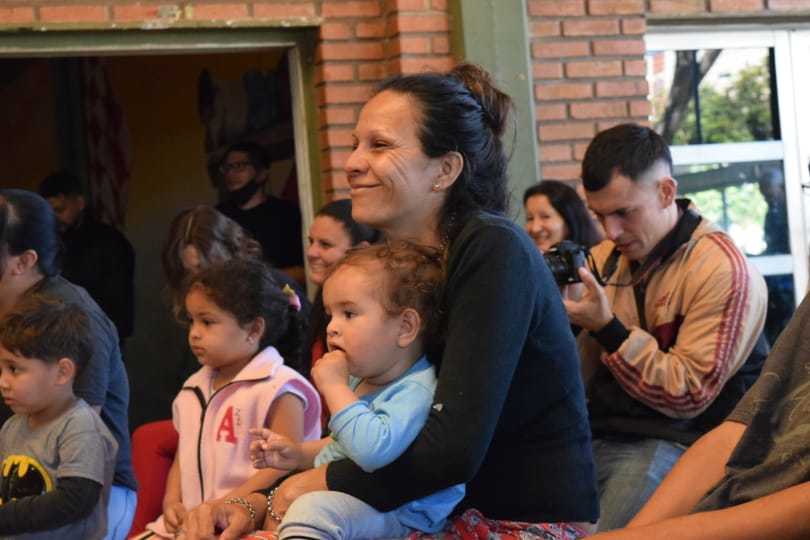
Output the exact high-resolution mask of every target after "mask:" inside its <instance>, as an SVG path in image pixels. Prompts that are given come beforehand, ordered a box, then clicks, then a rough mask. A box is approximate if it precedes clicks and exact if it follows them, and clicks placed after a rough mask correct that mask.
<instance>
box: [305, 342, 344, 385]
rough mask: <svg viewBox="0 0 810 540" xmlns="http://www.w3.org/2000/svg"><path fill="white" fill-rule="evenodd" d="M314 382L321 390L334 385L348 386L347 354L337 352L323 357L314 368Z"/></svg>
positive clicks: (331, 352)
mask: <svg viewBox="0 0 810 540" xmlns="http://www.w3.org/2000/svg"><path fill="white" fill-rule="evenodd" d="M312 380H314V381H315V386H317V387H318V388H319V389H321V388H324V387H327V386H329V385H332V384H347V383H348V381H349V364H348V361H347V360H346V353H344V352H343V351H341V350H335V351H330V352H328V353H326V354H325V355H323V356H322V357H321V358H320V360H318V361H317V362H315V366H313V368H312Z"/></svg>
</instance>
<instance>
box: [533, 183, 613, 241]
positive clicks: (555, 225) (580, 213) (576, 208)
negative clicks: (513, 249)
mask: <svg viewBox="0 0 810 540" xmlns="http://www.w3.org/2000/svg"><path fill="white" fill-rule="evenodd" d="M523 207H524V209H525V210H526V232H527V233H529V236H531V237H532V240H534V245H535V246H537V249H539V250H540V252H541V253H542V252H546V251H548V250H549V249H550V248H551V247H553V246H555V245H557V244H559V243H560V242H562V241H563V240H570V241H572V242H574V243H575V244H578V245H580V246H584V247H587V248H590V247H591V246H593V245H595V244H597V243H599V241H600V240H602V238H601V236H600V234H599V231H597V229H596V227H595V226H594V223H593V221H592V220H591V216H590V215H589V214H588V209H587V208H585V204H584V203H583V202H582V199H580V197H579V195H578V194H577V192H576V191H575V190H574V188H572V187H569V186H567V185H566V184H564V183H562V182H558V181H557V180H543V181H542V182H540V183H539V184H535V185H533V186H531V187H530V188H529V189H527V190H526V192H525V193H524V194H523Z"/></svg>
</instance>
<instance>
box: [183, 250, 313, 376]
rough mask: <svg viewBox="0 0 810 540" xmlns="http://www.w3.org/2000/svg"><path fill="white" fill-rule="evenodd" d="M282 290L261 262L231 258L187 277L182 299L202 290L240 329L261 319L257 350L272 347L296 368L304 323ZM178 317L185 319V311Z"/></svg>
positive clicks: (299, 313) (186, 316)
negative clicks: (261, 331) (262, 329)
mask: <svg viewBox="0 0 810 540" xmlns="http://www.w3.org/2000/svg"><path fill="white" fill-rule="evenodd" d="M282 287H283V284H281V283H279V282H278V281H277V280H276V279H275V278H273V275H272V273H271V272H270V268H269V267H268V266H267V265H266V264H265V263H263V262H262V261H260V260H256V259H230V260H228V261H225V262H221V263H216V264H213V265H211V266H209V267H208V268H205V269H204V270H202V271H200V272H198V273H196V274H194V275H192V276H190V277H189V279H188V281H187V282H186V285H185V287H184V292H185V294H184V297H185V296H186V295H187V294H188V293H189V292H191V291H192V290H200V291H202V293H203V294H205V296H206V297H208V299H210V300H211V301H212V302H214V304H216V305H217V306H218V307H219V308H220V309H222V310H223V311H227V312H228V313H230V314H231V315H233V317H234V318H235V319H236V320H237V322H238V323H239V325H240V326H243V327H244V326H246V325H248V324H250V323H252V322H253V321H255V320H256V319H257V318H259V317H261V318H263V319H264V334H263V335H262V337H261V338H260V339H259V349H260V350H261V349H263V348H265V347H269V346H270V345H272V346H274V347H275V348H276V349H278V352H279V353H281V355H282V356H283V357H284V360H285V362H286V363H287V364H288V365H290V364H293V365H291V366H290V367H293V368H294V369H296V368H297V367H298V366H296V365H295V364H296V363H297V360H298V358H299V357H300V353H301V345H302V343H303V338H304V333H305V321H304V317H303V314H302V313H301V312H300V311H299V310H298V309H296V308H295V307H294V306H293V305H291V303H290V299H289V296H288V295H287V294H286V293H284V292H282ZM181 315H182V316H183V317H184V318H186V319H187V318H188V314H187V313H186V311H185V308H184V309H183V310H182V311H181Z"/></svg>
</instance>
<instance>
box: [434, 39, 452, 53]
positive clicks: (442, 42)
mask: <svg viewBox="0 0 810 540" xmlns="http://www.w3.org/2000/svg"><path fill="white" fill-rule="evenodd" d="M430 50H431V52H433V53H434V54H449V53H450V38H449V37H448V36H433V37H432V38H430Z"/></svg>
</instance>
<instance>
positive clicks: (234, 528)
mask: <svg viewBox="0 0 810 540" xmlns="http://www.w3.org/2000/svg"><path fill="white" fill-rule="evenodd" d="M256 496H258V497H261V498H262V499H264V497H262V496H261V495H260V494H251V495H250V496H249V498H250V499H255V498H257V497H256ZM250 502H251V504H253V506H254V508H256V502H257V501H256V500H251V501H250ZM260 508H261V507H260ZM255 528H256V525H255V523H253V522H252V520H251V519H250V513H249V512H248V511H247V509H246V508H245V507H244V506H241V505H239V504H226V503H225V502H223V501H211V502H207V503H203V504H201V505H200V506H198V507H197V508H195V509H193V510H192V511H191V512H189V513H188V515H187V516H186V519H185V522H184V529H185V530H182V529H181V531H182V534H181V535H180V538H182V540H216V539H217V538H218V539H219V540H237V539H238V538H240V537H241V536H242V535H244V534H248V533H251V532H253V531H254V530H255ZM219 530H222V533H221V534H218V533H217V531H219Z"/></svg>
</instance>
